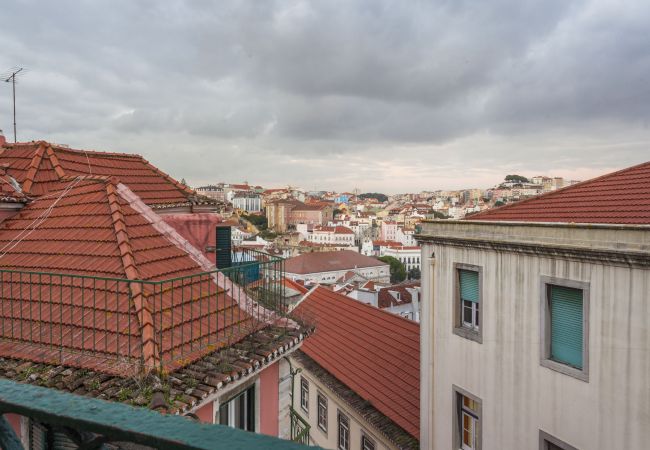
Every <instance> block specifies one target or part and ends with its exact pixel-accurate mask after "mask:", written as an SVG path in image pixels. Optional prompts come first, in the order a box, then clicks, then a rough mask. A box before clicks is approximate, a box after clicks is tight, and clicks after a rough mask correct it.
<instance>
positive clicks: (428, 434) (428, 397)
mask: <svg viewBox="0 0 650 450" xmlns="http://www.w3.org/2000/svg"><path fill="white" fill-rule="evenodd" d="M425 249H426V247H424V248H423V249H422V250H423V253H424V251H425ZM427 259H428V262H429V264H428V268H427V269H428V270H429V274H428V276H423V278H422V281H423V284H422V302H421V308H422V309H421V312H422V314H421V316H420V330H421V335H420V361H421V367H420V375H421V376H420V380H421V385H420V393H421V394H424V395H421V396H420V398H421V403H420V445H421V446H422V447H421V448H429V449H435V447H434V442H433V441H434V436H435V432H434V430H433V428H434V417H433V416H434V394H435V382H436V380H435V374H434V365H435V361H434V357H435V323H434V308H435V268H436V257H435V254H434V253H433V252H431V256H430V257H429V258H427ZM423 275H424V274H423ZM427 281H428V283H427ZM425 371H426V372H428V377H425V376H422V374H423V372H425Z"/></svg>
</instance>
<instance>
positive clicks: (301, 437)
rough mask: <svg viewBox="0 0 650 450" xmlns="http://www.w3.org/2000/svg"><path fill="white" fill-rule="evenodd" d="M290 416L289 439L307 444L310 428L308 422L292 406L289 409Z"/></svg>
mask: <svg viewBox="0 0 650 450" xmlns="http://www.w3.org/2000/svg"><path fill="white" fill-rule="evenodd" d="M290 417H291V440H292V441H294V442H298V443H300V444H305V445H309V429H310V428H311V426H310V425H309V423H308V422H307V421H306V420H305V419H303V417H302V416H301V415H300V414H298V412H297V411H296V410H295V409H293V407H292V408H291V409H290Z"/></svg>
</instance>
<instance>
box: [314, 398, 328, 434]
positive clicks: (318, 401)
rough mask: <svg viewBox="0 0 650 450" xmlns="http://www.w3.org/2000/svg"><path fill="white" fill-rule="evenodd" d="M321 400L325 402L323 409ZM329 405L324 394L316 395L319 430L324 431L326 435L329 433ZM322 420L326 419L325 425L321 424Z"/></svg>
mask: <svg viewBox="0 0 650 450" xmlns="http://www.w3.org/2000/svg"><path fill="white" fill-rule="evenodd" d="M321 399H322V400H323V401H324V407H323V408H321V406H322V404H321ZM328 403H329V402H328V400H327V397H326V396H325V395H324V394H323V393H322V392H317V393H316V405H317V407H316V409H317V414H316V416H317V417H316V422H317V424H318V428H320V429H321V431H323V432H325V433H327V422H328V420H327V419H328V416H327V414H328V412H329V409H328ZM321 412H323V414H321ZM321 418H323V419H324V424H323V423H321Z"/></svg>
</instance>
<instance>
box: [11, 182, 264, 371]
mask: <svg viewBox="0 0 650 450" xmlns="http://www.w3.org/2000/svg"><path fill="white" fill-rule="evenodd" d="M61 187H63V189H61V190H59V191H54V192H52V193H51V194H49V195H44V196H41V197H39V198H38V199H36V200H34V201H33V202H32V203H31V204H29V205H28V206H26V207H25V208H24V209H22V210H21V211H20V212H19V213H18V214H17V215H15V216H13V217H11V218H10V219H7V220H6V221H5V222H3V223H2V225H1V226H0V269H1V270H3V271H2V272H0V277H1V281H2V284H1V286H0V291H1V292H2V298H3V299H5V300H7V302H6V303H5V304H6V305H7V306H8V308H7V310H3V313H4V314H5V316H4V322H3V323H5V325H4V326H3V328H2V330H1V331H0V332H2V333H4V337H5V338H7V337H11V338H13V339H14V340H15V342H12V343H7V342H6V341H5V342H2V343H0V355H2V356H10V357H14V358H22V359H27V360H35V361H44V362H49V361H50V360H51V359H53V358H54V359H57V360H58V359H59V357H60V354H59V350H60V349H64V351H63V352H62V353H64V355H63V356H61V357H62V358H63V359H64V361H63V362H65V363H67V364H71V365H76V366H81V367H86V368H91V369H97V370H102V371H108V372H114V371H120V370H126V368H124V367H121V366H120V365H119V364H117V365H115V364H114V361H115V359H116V358H117V359H125V360H138V359H143V360H144V362H145V364H151V363H155V362H156V361H162V363H163V364H165V365H167V364H168V366H167V367H174V366H175V365H176V364H179V363H185V364H186V363H189V362H191V361H192V359H193V358H198V357H200V356H201V355H202V354H203V353H202V352H203V350H205V346H203V347H204V348H203V349H201V346H200V345H199V346H197V345H196V344H197V343H201V342H204V340H206V341H207V340H211V341H216V340H215V337H218V336H226V334H228V333H231V332H232V333H234V335H233V337H235V339H236V336H237V335H239V334H240V333H239V331H238V330H240V329H241V330H242V333H245V331H244V330H247V325H248V324H251V322H252V318H251V317H250V316H249V315H248V314H246V313H245V312H244V311H243V310H242V309H241V308H240V304H239V303H238V302H236V301H235V300H233V298H232V297H230V295H227V294H226V292H225V290H224V287H223V286H222V285H221V284H219V283H217V281H216V279H215V278H213V277H212V276H209V275H202V276H196V277H193V278H191V279H184V280H183V281H178V282H177V283H176V284H175V285H172V286H171V289H169V288H170V286H169V285H165V289H163V285H154V284H146V283H145V284H138V283H132V284H129V280H146V281H156V280H166V279H170V278H178V277H183V276H188V275H196V274H200V273H203V272H205V271H206V267H205V265H202V264H201V263H200V260H197V256H196V254H192V253H191V252H196V249H194V248H193V247H191V245H190V244H189V243H187V242H186V241H185V240H184V239H183V238H182V237H181V236H180V235H178V234H177V233H176V232H175V231H174V230H173V229H172V228H171V227H167V228H162V226H163V225H161V223H162V221H161V219H160V217H159V216H158V215H157V214H155V213H154V212H153V211H152V210H151V209H150V208H148V207H147V206H146V205H145V204H144V203H143V202H142V201H141V200H140V199H139V198H138V197H137V196H136V195H135V194H133V192H132V191H130V190H129V189H128V187H126V186H125V185H124V184H122V183H119V182H118V180H117V179H115V178H109V177H101V176H92V177H76V178H74V179H67V180H64V183H63V185H62V186H61ZM156 220H157V221H159V222H156ZM165 226H166V225H165ZM183 243H184V244H183ZM183 245H184V246H183ZM7 270H10V271H7ZM11 271H26V272H40V273H43V272H48V273H57V274H70V275H71V276H70V277H65V276H62V275H47V274H41V275H38V274H37V275H30V274H26V273H24V272H23V273H15V272H11ZM80 276H91V277H106V278H108V279H97V278H87V279H83V278H80ZM115 279H122V280H124V281H116V280H115ZM231 287H232V286H230V288H231ZM222 313H223V314H222ZM210 317H212V320H210ZM217 317H218V320H217ZM28 318H29V319H28ZM10 321H11V323H12V324H13V327H12V326H9V322H10ZM251 325H252V324H251ZM247 331H250V328H248V330H247ZM27 342H30V343H31V344H30V345H27ZM224 343H225V342H224ZM23 344H24V345H23ZM34 346H35V347H34ZM218 347H219V345H215V346H213V347H212V349H211V350H212V351H213V350H214V349H215V348H218ZM68 351H69V354H68ZM78 351H83V352H84V356H75V355H74V352H78ZM181 353H182V354H183V355H184V358H186V359H185V360H184V361H182V362H179V361H177V360H178V359H179V358H178V355H179V354H181ZM174 354H176V358H175V359H174ZM102 358H103V359H102ZM109 360H110V361H113V362H112V363H108V362H107V361H109Z"/></svg>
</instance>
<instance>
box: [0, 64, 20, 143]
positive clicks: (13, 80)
mask: <svg viewBox="0 0 650 450" xmlns="http://www.w3.org/2000/svg"><path fill="white" fill-rule="evenodd" d="M22 71H23V67H14V68H13V69H10V70H9V74H10V75H9V76H8V77H7V78H6V79H5V82H6V83H9V82H11V85H12V88H13V101H14V142H18V140H17V138H16V75H18V74H19V73H20V72H22ZM4 76H5V75H3V77H4Z"/></svg>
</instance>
